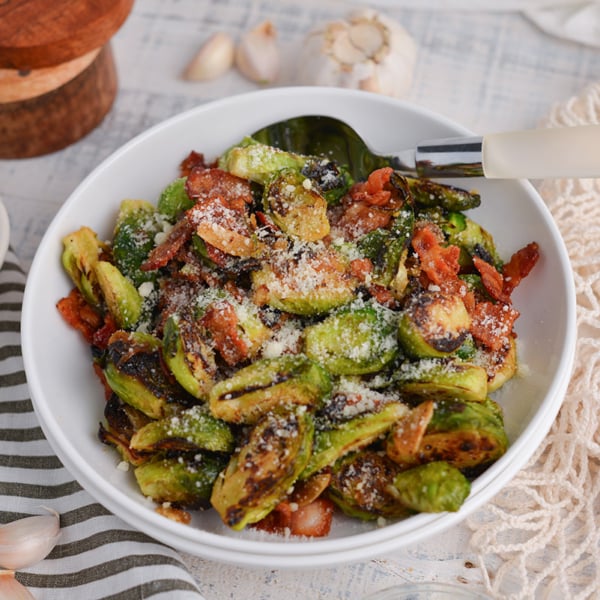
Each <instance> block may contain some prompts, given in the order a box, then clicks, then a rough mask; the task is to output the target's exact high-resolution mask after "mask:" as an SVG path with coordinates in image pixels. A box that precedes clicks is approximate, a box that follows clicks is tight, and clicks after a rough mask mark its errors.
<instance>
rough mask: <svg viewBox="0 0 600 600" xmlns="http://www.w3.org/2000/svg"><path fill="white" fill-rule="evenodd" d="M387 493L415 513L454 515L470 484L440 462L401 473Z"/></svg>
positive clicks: (455, 469) (468, 491)
mask: <svg viewBox="0 0 600 600" xmlns="http://www.w3.org/2000/svg"><path fill="white" fill-rule="evenodd" d="M388 490H389V492H390V493H391V494H392V495H393V496H394V497H395V498H396V501H397V502H399V503H401V504H402V505H404V506H405V507H406V508H407V509H410V510H413V511H415V512H428V513H437V512H444V511H449V512H456V511H457V510H459V508H460V507H461V506H462V505H463V503H464V501H465V500H466V499H467V496H468V495H469V493H470V492H471V484H470V483H469V480H468V479H467V478H466V477H465V476H464V475H463V474H462V473H461V472H460V471H459V470H458V469H457V468H455V467H452V466H451V465H449V464H448V463H445V462H443V461H440V462H431V463H427V464H425V465H419V466H418V467H413V468H412V469H408V470H407V471H401V472H400V473H398V474H397V475H396V477H395V478H394V481H393V485H391V486H390V487H389V488H388Z"/></svg>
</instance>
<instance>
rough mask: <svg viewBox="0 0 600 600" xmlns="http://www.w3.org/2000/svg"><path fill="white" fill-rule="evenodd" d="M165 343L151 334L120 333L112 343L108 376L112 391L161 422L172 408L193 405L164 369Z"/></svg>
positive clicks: (108, 350)
mask: <svg viewBox="0 0 600 600" xmlns="http://www.w3.org/2000/svg"><path fill="white" fill-rule="evenodd" d="M160 353H161V343H160V341H159V340H158V339H156V338H154V337H153V336H151V335H148V334H143V333H127V332H124V331H117V332H116V333H114V334H113V335H112V336H111V337H110V339H109V343H108V348H107V351H106V365H105V368H104V375H105V377H106V381H107V383H108V385H109V386H110V388H111V389H112V390H113V391H114V392H115V394H117V396H119V398H121V399H122V400H123V401H124V402H127V404H130V405H131V406H133V407H134V408H137V409H138V410H140V411H141V412H143V413H144V414H145V415H147V416H149V417H151V418H153V419H159V418H161V417H163V416H166V414H168V413H169V408H170V407H169V405H170V404H172V405H174V406H185V405H186V404H188V403H189V396H186V395H185V393H184V391H183V389H182V388H180V387H179V386H177V385H174V384H173V383H172V381H171V379H170V377H169V376H168V375H167V374H166V373H165V371H164V370H163V368H162V360H161V356H160Z"/></svg>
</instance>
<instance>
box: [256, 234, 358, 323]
mask: <svg viewBox="0 0 600 600" xmlns="http://www.w3.org/2000/svg"><path fill="white" fill-rule="evenodd" d="M357 287H358V281H357V280H356V279H355V278H354V277H353V276H352V274H351V273H350V270H349V267H348V262H347V260H346V259H345V258H344V257H343V256H342V254H341V253H339V252H337V251H336V250H335V249H334V248H331V247H326V246H325V245H324V244H321V243H319V242H317V243H314V244H308V243H305V244H296V245H294V247H293V248H292V249H291V250H290V251H278V252H276V253H274V254H273V256H272V257H271V260H270V261H269V262H265V263H264V264H263V265H262V266H261V268H260V269H259V270H257V271H253V273H252V288H253V290H254V298H253V299H254V302H255V303H256V304H257V305H258V306H263V305H268V306H271V307H272V308H276V309H278V310H281V311H285V312H289V313H292V314H296V315H308V316H310V315H320V314H323V313H327V312H329V311H330V310H333V309H334V308H337V307H339V306H343V305H344V304H347V303H348V302H350V301H351V300H353V299H354V296H355V290H356V288H357Z"/></svg>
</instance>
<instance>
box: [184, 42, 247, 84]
mask: <svg viewBox="0 0 600 600" xmlns="http://www.w3.org/2000/svg"><path fill="white" fill-rule="evenodd" d="M234 56H235V43H234V41H233V38H232V37H231V36H230V35H229V34H227V33H224V32H219V33H215V34H213V35H212V36H211V37H210V38H208V40H207V41H206V42H205V43H204V44H203V45H202V47H201V48H200V50H199V51H198V53H197V54H196V56H194V58H193V59H192V60H191V62H190V63H189V65H188V66H187V68H186V69H185V71H184V73H183V78H184V79H187V80H188V81H208V80H210V79H216V78H217V77H220V76H221V75H223V74H225V73H226V72H227V71H228V70H229V69H230V68H231V67H232V66H233V61H234Z"/></svg>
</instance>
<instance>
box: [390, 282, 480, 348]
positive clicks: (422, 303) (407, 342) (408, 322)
mask: <svg viewBox="0 0 600 600" xmlns="http://www.w3.org/2000/svg"><path fill="white" fill-rule="evenodd" d="M470 325H471V317H470V316H469V313H468V312H467V309H466V308H465V305H464V303H463V301H462V299H461V298H460V296H459V295H458V294H448V293H443V292H430V291H425V290H421V291H419V293H413V294H411V295H410V297H409V298H407V301H406V303H405V306H404V310H403V312H402V316H401V318H400V324H399V327H398V339H399V341H400V344H401V345H402V347H403V348H404V350H405V352H406V353H407V354H408V355H409V356H412V357H413V358H427V357H438V358H439V357H443V356H448V355H449V354H451V353H452V352H454V351H455V350H457V349H458V348H459V347H460V346H461V344H462V343H463V342H464V341H465V339H466V338H467V335H468V333H469V327H470Z"/></svg>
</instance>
